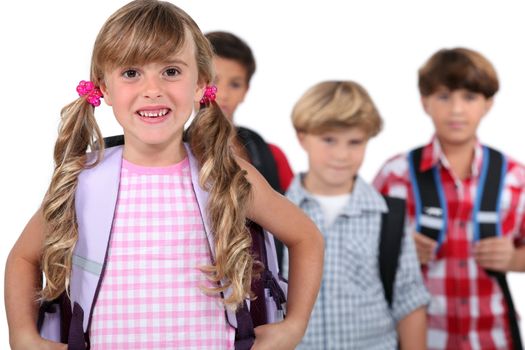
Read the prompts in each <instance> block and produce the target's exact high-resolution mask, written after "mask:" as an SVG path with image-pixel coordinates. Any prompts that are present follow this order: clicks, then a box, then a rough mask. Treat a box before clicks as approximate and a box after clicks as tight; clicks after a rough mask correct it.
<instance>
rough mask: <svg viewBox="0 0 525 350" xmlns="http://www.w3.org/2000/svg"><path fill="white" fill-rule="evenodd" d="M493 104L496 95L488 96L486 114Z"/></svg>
mask: <svg viewBox="0 0 525 350" xmlns="http://www.w3.org/2000/svg"><path fill="white" fill-rule="evenodd" d="M493 105H494V97H490V98H487V99H486V102H485V114H487V113H488V112H489V111H490V109H491V108H492V106H493Z"/></svg>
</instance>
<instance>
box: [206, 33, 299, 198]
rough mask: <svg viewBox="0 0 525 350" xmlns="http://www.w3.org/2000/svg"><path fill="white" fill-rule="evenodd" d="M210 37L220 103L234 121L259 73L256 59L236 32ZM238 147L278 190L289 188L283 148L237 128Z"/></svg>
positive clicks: (282, 190) (237, 151)
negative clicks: (255, 76)
mask: <svg viewBox="0 0 525 350" xmlns="http://www.w3.org/2000/svg"><path fill="white" fill-rule="evenodd" d="M206 37H207V38H208V40H209V41H210V43H211V45H212V47H213V49H214V51H215V57H214V59H213V64H214V66H215V74H216V77H215V85H217V90H218V91H217V103H218V104H219V106H220V107H221V109H222V111H223V112H224V114H225V115H226V117H228V118H229V119H230V120H231V121H232V122H233V118H234V114H235V111H236V110H237V107H239V105H240V104H241V103H242V102H243V101H244V98H245V96H246V93H247V92H248V89H249V87H250V81H251V79H252V76H253V74H254V73H255V68H256V64H255V58H254V56H253V53H252V50H251V49H250V47H249V46H248V44H246V42H244V41H243V40H241V39H240V38H239V37H237V36H236V35H234V34H232V33H228V32H219V31H218V32H211V33H207V34H206ZM234 148H235V152H236V153H237V155H238V156H240V157H242V158H244V159H246V160H248V161H249V162H251V163H252V164H253V165H254V166H255V167H256V168H257V170H259V172H260V173H261V174H262V175H263V176H264V177H265V178H266V180H267V181H268V183H270V185H271V186H272V187H273V188H274V189H275V190H277V191H279V192H281V193H284V192H285V191H286V189H287V188H288V185H289V184H290V181H291V180H292V178H293V172H292V170H291V168H290V165H289V163H288V160H287V159H286V156H285V155H284V153H283V151H281V149H280V148H279V147H277V146H276V145H273V144H269V143H266V142H265V141H264V140H263V138H262V137H261V136H260V135H259V134H257V133H256V132H255V131H253V130H250V129H248V128H244V127H237V138H236V139H235V140H234Z"/></svg>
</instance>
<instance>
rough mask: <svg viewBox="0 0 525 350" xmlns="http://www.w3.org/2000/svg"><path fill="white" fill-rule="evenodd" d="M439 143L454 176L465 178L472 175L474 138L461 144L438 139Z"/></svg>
mask: <svg viewBox="0 0 525 350" xmlns="http://www.w3.org/2000/svg"><path fill="white" fill-rule="evenodd" d="M440 145H441V149H442V151H443V154H444V155H445V157H446V158H447V160H448V162H449V165H450V168H451V170H452V172H453V173H454V175H455V176H456V177H458V178H459V179H460V180H465V179H467V178H468V177H469V176H471V175H472V174H471V173H472V161H473V160H474V151H475V146H476V139H472V140H470V141H468V142H465V143H462V144H450V143H448V144H447V143H446V142H445V143H444V142H441V141H440Z"/></svg>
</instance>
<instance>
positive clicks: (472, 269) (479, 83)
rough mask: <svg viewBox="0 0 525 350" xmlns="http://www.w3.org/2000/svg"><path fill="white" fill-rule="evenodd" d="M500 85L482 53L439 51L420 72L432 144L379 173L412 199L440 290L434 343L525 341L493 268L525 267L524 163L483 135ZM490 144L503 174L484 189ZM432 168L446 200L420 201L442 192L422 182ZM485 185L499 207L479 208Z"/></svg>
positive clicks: (425, 265) (426, 261)
mask: <svg viewBox="0 0 525 350" xmlns="http://www.w3.org/2000/svg"><path fill="white" fill-rule="evenodd" d="M498 88H499V83H498V78H497V75H496V72H495V70H494V67H493V66H492V64H491V63H490V62H489V61H488V60H487V59H486V58H485V57H483V56H482V55H481V54H479V53H478V52H475V51H473V50H469V49H464V48H455V49H443V50H440V51H438V52H436V53H435V54H434V55H433V56H432V57H430V59H429V60H428V61H427V62H426V63H425V65H424V66H423V67H422V68H421V69H420V70H419V91H420V94H421V101H422V103H423V108H424V110H425V112H426V113H427V114H428V115H429V116H430V118H431V119H432V122H433V124H434V128H435V135H434V137H433V138H432V140H431V141H430V143H429V144H427V145H425V146H423V147H421V148H419V149H417V150H414V151H412V152H410V153H406V154H402V155H398V156H396V157H394V158H392V159H390V160H389V161H387V163H386V164H385V165H384V166H383V168H382V169H381V170H380V172H379V173H378V175H377V176H376V178H375V180H374V186H375V187H376V188H377V189H378V190H379V191H380V192H381V193H383V194H387V195H390V196H397V197H402V198H405V199H406V200H407V213H408V216H409V220H407V222H408V225H410V230H411V231H412V232H413V237H414V240H415V243H416V249H417V253H418V258H419V261H420V263H421V266H422V271H423V277H424V280H425V284H426V286H427V288H428V290H429V292H430V293H431V295H432V300H431V303H430V306H429V309H428V337H427V342H428V348H429V349H430V350H432V349H451V350H452V349H453V350H460V349H461V350H462V349H521V341H520V339H519V329H518V328H517V323H516V322H515V321H516V320H515V312H514V311H512V310H513V306H512V303H511V302H509V301H508V299H506V297H505V293H506V291H505V287H504V286H503V285H502V284H501V283H498V281H497V279H496V278H495V277H494V275H495V273H494V272H496V273H498V272H499V273H500V274H499V277H498V278H503V279H504V275H503V274H502V273H505V272H508V271H525V245H524V243H525V220H524V206H525V190H524V188H525V168H524V167H523V165H521V164H519V163H517V162H516V161H515V160H513V159H510V158H509V157H506V156H504V155H502V154H501V153H499V152H497V151H493V150H490V149H489V148H487V147H485V146H483V145H482V144H481V143H480V142H479V140H478V138H477V136H476V131H477V128H478V126H479V123H480V121H481V119H482V118H483V117H484V116H485V115H486V114H487V113H488V111H489V110H490V108H491V107H492V104H493V102H494V95H495V94H496V92H497V91H498ZM489 150H490V151H489ZM489 152H492V153H490V154H496V155H498V156H499V157H500V158H499V159H500V160H501V162H500V163H501V167H500V168H501V175H498V176H499V178H500V179H501V180H500V182H499V184H500V186H499V187H498V186H488V187H484V189H483V188H482V187H483V186H484V185H483V184H484V183H485V176H484V174H485V173H486V172H487V171H489V172H490V171H492V172H494V166H492V165H494V164H493V163H490V164H491V166H488V165H487V164H488V159H489V158H490V157H489V156H488V154H489ZM414 154H418V156H417V158H413V157H414ZM494 158H497V157H494ZM413 159H417V161H416V163H414V162H413ZM414 164H415V165H414ZM484 164H485V168H484V167H483V165H484ZM487 169H488V170H487ZM425 172H426V173H432V174H433V175H432V177H431V179H432V178H433V179H434V180H430V182H431V183H432V181H434V183H435V188H437V189H438V190H436V191H435V192H437V193H438V194H439V196H436V197H437V198H438V199H439V202H440V203H441V206H438V207H433V208H430V207H425V206H421V202H420V200H421V196H422V195H423V196H425V195H426V193H427V192H428V190H430V192H432V191H433V190H434V189H432V188H431V189H429V188H428V187H429V186H428V182H423V181H418V180H417V179H418V178H421V177H418V176H421V174H424V173H425ZM417 184H419V186H417ZM425 186H426V188H425ZM430 187H432V186H430ZM489 187H490V188H489ZM487 188H489V189H487ZM494 188H499V193H498V192H497V191H498V190H496V191H495V192H494ZM483 191H485V192H487V191H492V192H494V193H496V196H495V197H496V198H498V202H497V205H495V210H494V212H486V211H484V212H482V210H481V209H480V205H479V203H480V202H481V199H480V198H481V197H483V195H482V194H483V193H484V192H483ZM421 192H424V193H423V194H422V193H421ZM483 200H485V199H483ZM489 202H490V201H489ZM489 204H490V203H489ZM421 208H423V209H421ZM487 223H488V224H489V226H488V227H493V228H497V229H494V230H492V232H488V236H486V237H488V238H484V236H483V235H481V236H480V234H479V232H480V229H479V227H481V226H482V225H484V224H487ZM424 225H427V226H433V227H434V229H435V230H436V232H437V234H436V236H435V237H433V238H434V239H433V238H430V237H429V235H425V234H422V233H421V231H422V230H421V229H420V228H421V226H424ZM490 225H493V226H490ZM485 229H486V227H485ZM418 231H419V232H418ZM489 231H490V229H489ZM495 231H497V232H495ZM480 238H483V239H480ZM499 282H501V281H499Z"/></svg>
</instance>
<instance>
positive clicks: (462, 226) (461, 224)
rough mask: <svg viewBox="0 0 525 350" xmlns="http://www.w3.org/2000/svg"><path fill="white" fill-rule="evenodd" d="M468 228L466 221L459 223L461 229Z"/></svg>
mask: <svg viewBox="0 0 525 350" xmlns="http://www.w3.org/2000/svg"><path fill="white" fill-rule="evenodd" d="M466 226H467V223H466V221H464V220H461V221H460V222H459V227H461V228H465V227H466Z"/></svg>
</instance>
